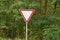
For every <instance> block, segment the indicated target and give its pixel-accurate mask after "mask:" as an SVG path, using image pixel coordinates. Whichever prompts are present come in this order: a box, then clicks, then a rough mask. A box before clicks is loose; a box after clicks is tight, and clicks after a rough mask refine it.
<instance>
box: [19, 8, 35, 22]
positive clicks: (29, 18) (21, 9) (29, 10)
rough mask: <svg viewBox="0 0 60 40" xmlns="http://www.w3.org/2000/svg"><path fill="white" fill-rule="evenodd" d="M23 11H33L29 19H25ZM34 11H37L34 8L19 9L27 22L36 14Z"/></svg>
mask: <svg viewBox="0 0 60 40" xmlns="http://www.w3.org/2000/svg"><path fill="white" fill-rule="evenodd" d="M21 11H32V13H31V15H30V17H29V18H28V20H26V19H25V17H24V15H23V13H22V12H21ZM34 11H35V10H34V9H20V10H19V12H20V14H21V15H22V17H23V19H24V21H25V22H27V23H28V22H29V20H30V19H31V17H32V15H33V14H34Z"/></svg>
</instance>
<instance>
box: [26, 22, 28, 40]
mask: <svg viewBox="0 0 60 40" xmlns="http://www.w3.org/2000/svg"><path fill="white" fill-rule="evenodd" d="M26 40H28V23H27V22H26Z"/></svg>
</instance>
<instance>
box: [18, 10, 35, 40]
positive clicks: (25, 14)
mask: <svg viewBox="0 0 60 40" xmlns="http://www.w3.org/2000/svg"><path fill="white" fill-rule="evenodd" d="M19 12H20V14H21V15H22V17H23V19H24V21H25V23H26V40H28V22H29V20H30V18H31V17H32V15H33V13H34V9H20V10H19Z"/></svg>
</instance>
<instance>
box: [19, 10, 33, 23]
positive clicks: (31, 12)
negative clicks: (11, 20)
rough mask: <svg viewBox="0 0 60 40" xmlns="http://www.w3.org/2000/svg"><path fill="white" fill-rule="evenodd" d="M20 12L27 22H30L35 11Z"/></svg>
mask: <svg viewBox="0 0 60 40" xmlns="http://www.w3.org/2000/svg"><path fill="white" fill-rule="evenodd" d="M19 11H20V13H21V15H22V17H23V19H24V21H25V22H29V20H30V18H31V16H32V15H33V13H34V10H19Z"/></svg>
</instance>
